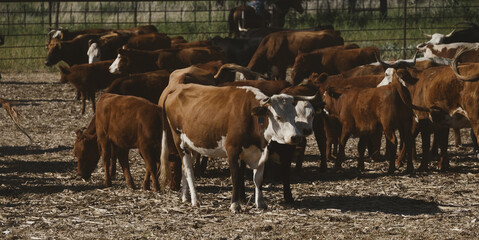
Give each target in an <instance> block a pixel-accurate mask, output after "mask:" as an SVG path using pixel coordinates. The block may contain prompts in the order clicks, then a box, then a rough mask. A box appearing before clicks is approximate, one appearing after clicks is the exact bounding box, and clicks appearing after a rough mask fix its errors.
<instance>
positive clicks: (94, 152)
mask: <svg viewBox="0 0 479 240" xmlns="http://www.w3.org/2000/svg"><path fill="white" fill-rule="evenodd" d="M76 134H77V137H76V140H75V145H74V146H73V154H74V155H75V157H76V159H77V173H78V175H79V176H80V177H81V178H83V179H84V180H89V179H90V177H91V174H92V172H93V170H95V168H96V165H97V164H98V160H100V151H99V149H98V141H97V138H96V128H95V116H93V118H92V120H91V121H90V124H89V125H88V127H87V128H86V129H85V130H83V131H82V130H81V129H78V130H77V131H76Z"/></svg>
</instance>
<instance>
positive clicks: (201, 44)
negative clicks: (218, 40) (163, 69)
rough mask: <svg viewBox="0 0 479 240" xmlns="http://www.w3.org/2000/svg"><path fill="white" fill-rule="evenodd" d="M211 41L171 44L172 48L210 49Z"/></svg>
mask: <svg viewBox="0 0 479 240" xmlns="http://www.w3.org/2000/svg"><path fill="white" fill-rule="evenodd" d="M210 46H211V40H200V41H194V42H175V43H172V44H171V47H172V48H191V47H210Z"/></svg>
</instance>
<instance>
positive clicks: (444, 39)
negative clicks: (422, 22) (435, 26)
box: [420, 22, 479, 44]
mask: <svg viewBox="0 0 479 240" xmlns="http://www.w3.org/2000/svg"><path fill="white" fill-rule="evenodd" d="M460 24H467V25H470V26H471V27H470V28H466V29H462V30H459V31H456V29H455V28H454V29H453V30H452V31H451V32H450V33H449V34H447V35H444V34H441V33H434V34H427V33H425V32H423V34H424V35H425V36H426V37H430V38H431V39H430V40H429V41H427V42H425V43H424V44H449V43H455V42H470V43H473V42H479V26H477V25H476V24H475V23H472V22H461V23H457V24H456V25H455V26H457V25H460ZM420 30H421V29H420ZM421 31H422V30H421Z"/></svg>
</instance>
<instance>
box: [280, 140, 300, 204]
mask: <svg viewBox="0 0 479 240" xmlns="http://www.w3.org/2000/svg"><path fill="white" fill-rule="evenodd" d="M280 148H281V149H280V150H279V151H280V152H279V154H280V162H281V177H282V180H283V196H284V201H285V202H287V203H292V202H294V199H293V194H291V183H290V177H291V161H292V159H293V156H294V151H295V149H296V147H295V146H291V145H281V146H280Z"/></svg>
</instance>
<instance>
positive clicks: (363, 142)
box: [358, 136, 370, 171]
mask: <svg viewBox="0 0 479 240" xmlns="http://www.w3.org/2000/svg"><path fill="white" fill-rule="evenodd" d="M369 140H370V138H368V137H367V136H362V137H360V138H359V142H358V155H359V157H358V170H359V171H364V152H365V151H366V146H367V145H368V143H369Z"/></svg>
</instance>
